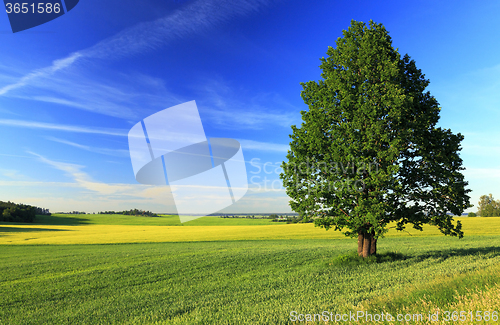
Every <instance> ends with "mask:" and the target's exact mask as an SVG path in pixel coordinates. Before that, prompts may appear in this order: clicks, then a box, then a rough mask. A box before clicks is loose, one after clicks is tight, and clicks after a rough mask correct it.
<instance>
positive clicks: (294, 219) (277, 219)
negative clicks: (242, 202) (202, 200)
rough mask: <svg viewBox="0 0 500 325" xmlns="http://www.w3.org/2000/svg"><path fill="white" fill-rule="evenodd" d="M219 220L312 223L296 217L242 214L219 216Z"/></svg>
mask: <svg viewBox="0 0 500 325" xmlns="http://www.w3.org/2000/svg"><path fill="white" fill-rule="evenodd" d="M219 218H242V219H271V220H272V221H273V222H286V223H298V222H307V223H309V222H312V220H308V221H304V220H303V218H302V217H300V216H298V215H288V214H284V215H277V214H274V213H273V214H270V215H258V216H255V215H250V214H248V215H244V214H223V215H219Z"/></svg>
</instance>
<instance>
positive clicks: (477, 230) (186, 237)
mask: <svg viewBox="0 0 500 325" xmlns="http://www.w3.org/2000/svg"><path fill="white" fill-rule="evenodd" d="M459 219H460V220H461V222H462V224H463V230H464V232H465V235H466V236H467V235H496V234H499V233H500V218H459ZM410 234H411V235H412V236H435V235H441V234H440V232H439V231H438V230H437V228H435V227H432V226H426V227H425V228H424V231H423V232H420V231H417V230H414V229H408V232H396V231H395V230H394V229H391V230H390V231H389V233H388V234H387V235H386V237H395V236H409V235H410ZM327 238H339V239H340V238H346V237H345V236H344V235H343V234H342V233H340V232H338V231H333V230H329V231H325V230H324V229H322V228H318V227H315V226H314V225H313V224H283V225H259V226H252V225H245V226H131V225H76V226H56V225H37V224H33V225H9V224H6V223H3V224H1V225H0V245H5V244H7V245H9V244H11V245H12V244H13V245H25V244H28V245H33V244H42V245H45V244H51V245H53V244H55V245H61V244H108V243H145V242H189V241H228V240H265V239H327Z"/></svg>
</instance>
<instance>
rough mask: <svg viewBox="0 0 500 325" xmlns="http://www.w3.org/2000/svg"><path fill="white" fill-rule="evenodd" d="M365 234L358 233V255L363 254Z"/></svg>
mask: <svg viewBox="0 0 500 325" xmlns="http://www.w3.org/2000/svg"><path fill="white" fill-rule="evenodd" d="M364 238H365V236H364V234H363V233H362V232H360V233H358V255H359V256H363V241H364Z"/></svg>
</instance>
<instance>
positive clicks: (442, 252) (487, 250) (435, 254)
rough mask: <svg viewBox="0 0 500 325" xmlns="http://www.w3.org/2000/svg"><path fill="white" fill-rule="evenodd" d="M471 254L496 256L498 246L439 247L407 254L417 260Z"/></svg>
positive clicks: (499, 254)
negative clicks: (416, 253) (411, 254)
mask: <svg viewBox="0 0 500 325" xmlns="http://www.w3.org/2000/svg"><path fill="white" fill-rule="evenodd" d="M471 255H488V256H489V257H497V256H500V246H489V247H471V248H449V249H439V250H433V251H429V252H426V253H422V254H418V255H414V256H409V258H413V259H415V260H416V261H417V262H420V261H424V260H426V259H430V258H432V259H438V260H442V261H444V260H446V259H448V258H450V257H455V256H471Z"/></svg>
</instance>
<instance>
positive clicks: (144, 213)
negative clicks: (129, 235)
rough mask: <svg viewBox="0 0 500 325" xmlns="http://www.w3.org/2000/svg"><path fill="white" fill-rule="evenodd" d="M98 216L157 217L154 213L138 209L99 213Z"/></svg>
mask: <svg viewBox="0 0 500 325" xmlns="http://www.w3.org/2000/svg"><path fill="white" fill-rule="evenodd" d="M99 214H123V215H126V216H145V217H159V215H157V214H156V213H153V212H151V211H144V210H139V209H130V210H128V211H101V212H99Z"/></svg>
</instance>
